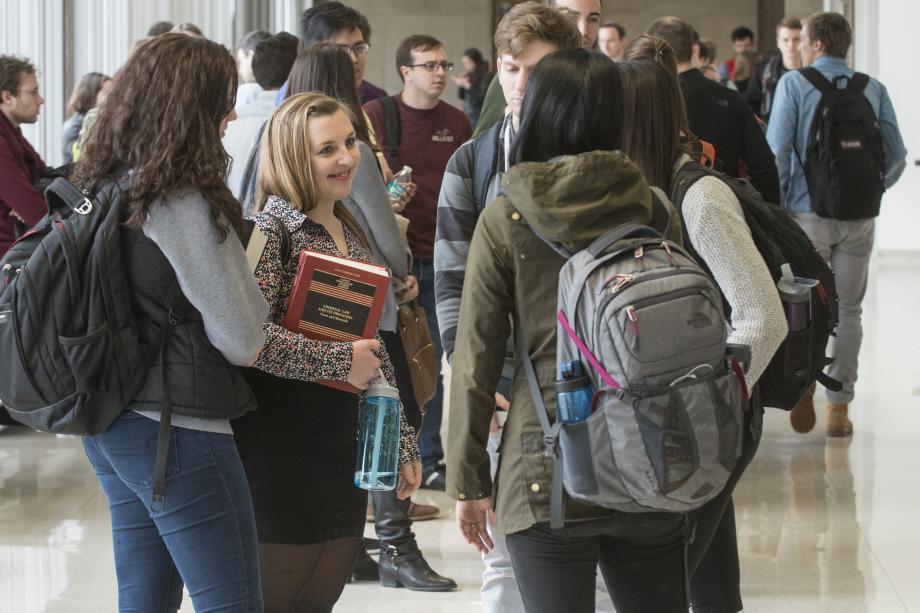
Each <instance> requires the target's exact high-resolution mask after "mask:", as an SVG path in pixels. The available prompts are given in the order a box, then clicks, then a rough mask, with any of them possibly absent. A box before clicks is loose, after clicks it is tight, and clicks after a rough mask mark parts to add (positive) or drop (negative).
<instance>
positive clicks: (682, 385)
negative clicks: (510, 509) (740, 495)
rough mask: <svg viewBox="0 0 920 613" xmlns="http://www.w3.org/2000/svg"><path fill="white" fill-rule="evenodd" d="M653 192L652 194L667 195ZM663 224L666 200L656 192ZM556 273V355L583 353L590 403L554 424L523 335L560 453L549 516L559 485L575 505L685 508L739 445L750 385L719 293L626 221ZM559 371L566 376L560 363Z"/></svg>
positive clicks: (678, 252) (727, 468) (727, 466)
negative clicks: (576, 417)
mask: <svg viewBox="0 0 920 613" xmlns="http://www.w3.org/2000/svg"><path fill="white" fill-rule="evenodd" d="M663 197H664V196H663V195H662V196H660V197H659V196H658V195H657V194H656V196H655V198H654V199H655V200H658V199H659V198H663ZM655 204H656V209H657V211H656V213H657V215H656V217H658V218H659V220H660V219H661V217H662V214H661V211H662V210H664V213H663V216H664V223H660V222H659V223H656V222H654V221H653V224H652V225H654V226H655V227H661V228H664V227H666V226H667V211H666V209H665V208H664V206H663V205H662V204H661V202H660V201H659V202H656V203H655ZM548 244H549V245H550V246H551V247H552V248H553V249H554V250H556V251H557V252H559V253H560V254H561V255H563V256H564V257H567V258H568V261H567V262H566V264H565V265H564V266H563V267H562V270H561V271H560V272H559V295H558V312H557V320H558V334H557V336H558V341H557V362H558V364H563V363H566V362H570V361H576V360H580V361H581V362H582V363H583V364H584V369H585V370H586V371H587V374H588V376H589V377H590V379H591V382H592V383H593V388H594V390H595V392H594V396H593V400H592V406H591V414H590V416H589V417H587V419H586V420H584V421H580V422H577V423H562V422H560V421H557V422H556V423H554V424H551V423H550V421H549V415H548V413H547V411H546V407H545V406H544V404H543V396H542V394H541V393H540V387H539V384H538V382H537V378H536V374H535V372H534V368H533V364H532V362H531V360H530V357H529V356H528V355H527V349H526V346H525V344H524V341H523V338H521V336H520V335H518V337H517V339H518V340H517V342H518V352H519V353H520V355H521V358H522V361H523V362H524V366H525V370H526V373H527V379H528V382H529V385H530V389H531V393H532V396H533V399H534V403H535V405H536V410H537V415H538V417H539V419H540V423H541V425H542V427H543V431H544V435H545V436H544V442H545V445H546V451H547V453H549V454H550V455H552V456H553V457H554V458H555V471H554V474H553V484H552V494H551V498H550V501H551V513H550V517H551V526H552V527H562V525H563V521H564V506H563V496H562V491H563V486H564V487H565V491H566V492H567V493H568V495H569V496H570V497H571V498H573V499H574V500H576V501H578V502H579V503H582V504H588V505H593V506H599V507H604V508H608V509H615V510H618V511H626V512H650V511H668V512H677V513H683V512H687V511H692V510H693V509H696V508H698V507H700V506H701V505H703V504H704V503H705V502H707V501H708V500H710V499H712V498H713V497H714V496H716V495H717V494H718V493H719V492H720V491H721V490H722V488H723V486H724V485H725V482H726V480H727V479H728V477H729V474H730V473H731V471H732V469H733V468H734V466H735V461H736V460H737V458H738V456H739V455H740V453H741V443H742V412H743V410H744V402H745V401H746V396H747V390H746V389H745V384H744V375H743V373H742V370H741V367H740V365H739V364H738V361H737V360H736V359H734V357H733V356H732V355H731V353H732V351H734V352H735V354H736V355H743V353H744V350H745V349H746V348H741V347H730V346H729V345H727V343H726V339H727V334H728V326H727V325H726V321H725V318H724V316H723V313H722V297H721V295H720V293H719V290H718V289H717V288H716V287H715V285H714V283H713V281H712V279H711V278H710V277H709V276H708V275H707V274H706V273H704V272H703V270H702V269H701V268H700V267H699V266H698V265H697V263H696V262H695V261H694V259H693V258H692V257H691V256H690V255H689V254H688V253H687V252H686V251H685V250H684V249H683V248H681V247H680V246H678V245H676V244H674V243H671V242H669V241H667V240H665V239H664V238H663V237H662V235H661V234H660V233H659V232H658V231H657V230H655V229H653V228H651V227H648V226H644V225H641V224H636V223H627V224H623V225H621V226H619V227H618V228H616V229H614V230H612V231H611V232H608V233H607V234H605V235H603V236H601V237H600V238H598V239H597V240H596V241H594V243H592V244H591V245H590V246H589V247H588V248H587V249H584V250H582V251H580V252H578V253H575V254H571V253H568V252H566V250H565V249H563V248H561V247H560V246H559V245H555V244H552V243H548ZM558 374H559V377H558V378H559V379H560V380H561V379H563V373H562V372H561V370H560V372H559V373H558Z"/></svg>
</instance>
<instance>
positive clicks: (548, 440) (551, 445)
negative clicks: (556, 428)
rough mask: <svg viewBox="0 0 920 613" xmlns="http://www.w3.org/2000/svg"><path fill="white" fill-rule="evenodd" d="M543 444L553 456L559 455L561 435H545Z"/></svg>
mask: <svg viewBox="0 0 920 613" xmlns="http://www.w3.org/2000/svg"><path fill="white" fill-rule="evenodd" d="M543 446H544V447H546V452H547V453H548V454H549V455H550V456H551V457H554V458H555V457H557V456H558V455H559V453H558V452H559V436H558V435H555V434H545V435H543Z"/></svg>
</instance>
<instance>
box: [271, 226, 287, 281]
mask: <svg viewBox="0 0 920 613" xmlns="http://www.w3.org/2000/svg"><path fill="white" fill-rule="evenodd" d="M271 218H272V220H274V222H275V227H276V228H278V234H279V235H280V236H281V263H282V264H284V267H285V268H287V265H288V264H289V263H290V261H291V233H290V232H289V231H288V229H287V226H286V225H284V222H283V221H281V218H280V217H277V216H275V215H272V216H271Z"/></svg>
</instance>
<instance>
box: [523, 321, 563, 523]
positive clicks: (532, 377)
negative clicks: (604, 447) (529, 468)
mask: <svg viewBox="0 0 920 613" xmlns="http://www.w3.org/2000/svg"><path fill="white" fill-rule="evenodd" d="M519 324H520V322H519V321H518V319H517V318H515V321H514V337H515V340H516V342H517V348H516V351H517V354H518V355H519V356H520V358H521V362H523V363H524V371H525V372H526V374H527V385H528V386H529V387H530V395H531V396H532V397H533V407H534V410H535V411H536V412H537V418H538V419H539V420H540V427H541V428H543V445H544V446H545V449H546V453H547V454H549V455H550V456H551V457H552V458H553V482H552V485H551V490H550V497H549V516H550V527H551V528H561V527H562V526H563V524H564V523H565V497H564V496H563V486H564V475H565V471H564V465H563V462H562V454H561V453H559V432H560V430H562V422H556V423H555V424H551V423H550V422H549V414H548V413H547V412H546V405H545V404H543V392H542V391H541V390H540V382H539V381H538V380H537V373H536V371H535V370H534V367H533V362H532V361H531V360H530V354H529V353H528V352H527V343H526V342H525V341H524V335H523V334H522V333H521V326H520V325H519Z"/></svg>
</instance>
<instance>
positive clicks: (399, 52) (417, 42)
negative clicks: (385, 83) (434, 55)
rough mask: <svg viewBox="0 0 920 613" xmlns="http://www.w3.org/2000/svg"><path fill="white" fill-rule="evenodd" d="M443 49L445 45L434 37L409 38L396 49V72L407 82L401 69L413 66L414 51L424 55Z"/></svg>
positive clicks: (424, 35)
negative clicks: (427, 52)
mask: <svg viewBox="0 0 920 613" xmlns="http://www.w3.org/2000/svg"><path fill="white" fill-rule="evenodd" d="M443 48H444V44H443V43H442V42H441V41H439V40H438V39H437V38H435V37H434V36H428V35H427V34H413V35H412V36H410V37H409V38H406V39H404V40H403V41H402V42H401V43H399V46H398V47H397V48H396V72H398V73H399V78H400V80H402V81H405V80H406V79H405V78H403V75H402V70H400V68H402V67H403V66H409V65H410V64H412V52H413V51H420V52H422V53H424V52H425V51H431V50H432V49H443Z"/></svg>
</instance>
